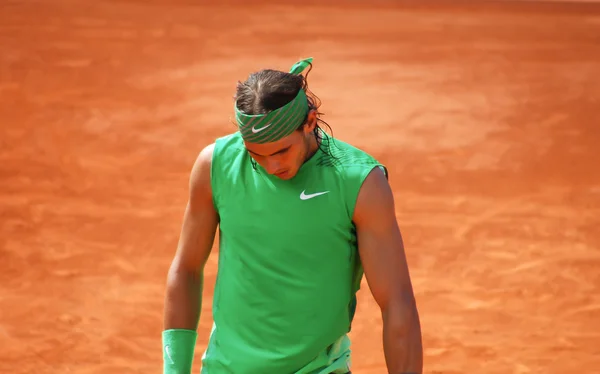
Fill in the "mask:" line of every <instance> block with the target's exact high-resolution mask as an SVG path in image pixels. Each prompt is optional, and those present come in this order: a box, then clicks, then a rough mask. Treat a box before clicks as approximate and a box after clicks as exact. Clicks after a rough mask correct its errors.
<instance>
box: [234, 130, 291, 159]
mask: <svg viewBox="0 0 600 374" xmlns="http://www.w3.org/2000/svg"><path fill="white" fill-rule="evenodd" d="M300 138H301V136H300V134H299V131H294V132H293V133H291V134H290V135H288V136H286V137H285V138H282V139H279V140H277V141H274V142H269V143H264V144H257V143H250V142H246V141H244V145H245V146H246V149H247V150H248V152H250V153H253V154H255V155H259V156H272V155H276V154H278V153H281V152H283V151H286V150H287V149H288V148H290V147H291V146H293V145H294V144H296V143H298V142H299V141H300Z"/></svg>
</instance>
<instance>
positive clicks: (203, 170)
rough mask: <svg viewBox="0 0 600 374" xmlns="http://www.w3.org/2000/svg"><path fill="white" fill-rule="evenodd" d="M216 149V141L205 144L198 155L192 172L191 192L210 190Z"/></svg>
mask: <svg viewBox="0 0 600 374" xmlns="http://www.w3.org/2000/svg"><path fill="white" fill-rule="evenodd" d="M214 150H215V143H211V144H209V145H207V146H205V147H204V148H203V149H202V150H201V151H200V153H199V154H198V156H197V157H196V160H195V161H194V165H193V166H192V172H191V174H190V181H189V183H190V193H192V194H194V193H197V192H200V191H207V190H208V191H210V189H211V188H210V184H211V168H212V160H213V154H214Z"/></svg>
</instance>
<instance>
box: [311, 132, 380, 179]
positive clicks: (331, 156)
mask: <svg viewBox="0 0 600 374" xmlns="http://www.w3.org/2000/svg"><path fill="white" fill-rule="evenodd" d="M323 146H324V147H325V148H326V149H327V150H328V152H326V155H325V156H324V157H323V158H322V160H321V164H322V165H323V166H333V167H335V168H336V169H338V171H340V172H344V173H350V174H351V175H352V174H356V173H359V174H361V175H362V177H363V178H364V177H366V174H364V172H365V170H366V171H367V173H368V172H369V171H370V170H371V169H373V167H375V166H381V167H383V169H384V172H385V173H386V174H387V170H386V169H385V167H384V166H383V165H382V164H381V163H380V162H379V161H378V160H377V159H376V158H375V157H373V156H372V155H371V154H370V153H368V152H367V151H365V150H363V149H361V148H359V147H357V146H355V145H352V144H350V143H348V142H346V141H343V140H340V139H336V138H332V137H326V138H325V139H324V143H323Z"/></svg>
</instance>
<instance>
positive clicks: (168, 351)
mask: <svg viewBox="0 0 600 374" xmlns="http://www.w3.org/2000/svg"><path fill="white" fill-rule="evenodd" d="M169 348H170V347H169V346H168V345H167V346H166V347H165V353H166V354H167V357H168V358H169V360H170V361H171V365H175V362H174V361H173V357H171V352H170V349H169Z"/></svg>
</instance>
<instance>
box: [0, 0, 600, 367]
mask: <svg viewBox="0 0 600 374" xmlns="http://www.w3.org/2000/svg"><path fill="white" fill-rule="evenodd" d="M0 47H1V53H0V346H1V347H2V349H1V350H0V372H2V373H13V374H21V373H36V374H41V373H78V374H92V373H93V374H109V373H110V374H113V373H117V372H118V373H124V374H125V373H142V372H143V373H158V372H161V367H162V353H161V341H160V333H161V330H162V312H163V310H162V308H163V296H164V290H165V281H166V272H167V269H168V267H169V265H170V261H171V259H172V256H173V254H174V251H175V247H176V244H177V240H178V236H179V230H180V226H181V221H182V215H183V211H184V208H185V204H186V201H187V192H188V191H187V183H188V177H189V172H190V169H191V166H192V164H193V162H194V159H195V158H196V156H197V154H198V152H199V151H200V149H202V147H204V146H205V145H207V144H209V143H211V142H213V141H214V140H215V138H217V137H219V136H223V135H226V134H228V133H231V132H233V131H235V126H234V125H233V124H232V122H231V117H232V105H233V101H232V97H233V94H234V90H235V85H236V82H237V81H238V80H244V79H245V78H246V77H247V75H248V74H249V73H251V72H253V71H255V70H259V69H262V68H275V69H280V70H284V71H287V69H289V67H290V66H291V65H292V64H293V63H294V62H296V61H297V60H298V59H299V58H303V57H308V56H312V57H314V68H313V70H312V71H311V73H310V75H309V79H308V81H309V87H310V89H311V90H312V91H313V92H314V93H315V94H316V95H317V96H318V97H319V98H320V99H321V101H322V107H321V111H323V112H324V113H325V116H324V117H323V118H324V119H325V120H326V121H327V122H328V123H329V124H330V125H331V127H332V128H333V135H334V137H337V138H340V139H342V140H344V141H348V142H350V143H353V144H354V145H356V146H358V147H361V148H362V149H364V150H365V151H367V152H369V153H371V154H372V155H374V156H375V157H377V158H378V159H380V160H381V161H382V162H384V163H385V164H386V165H387V166H388V168H389V170H390V173H391V175H390V181H391V184H392V186H393V188H394V192H395V198H396V209H397V218H398V222H399V224H400V227H401V230H402V232H403V236H404V241H405V245H406V251H407V256H408V260H409V265H410V269H411V275H412V278H413V283H414V288H415V292H416V297H417V303H418V306H419V311H420V315H421V322H422V329H423V337H424V349H425V371H426V372H427V373H464V372H473V371H476V372H482V373H519V374H523V373H564V372H580V371H583V372H590V373H591V372H594V370H598V367H600V356H598V346H600V319H599V318H598V315H599V312H600V294H599V292H598V291H599V288H600V272H599V271H598V268H599V266H600V230H599V229H598V224H599V223H600V166H599V165H600V151H599V148H598V144H599V142H600V129H599V127H598V126H599V123H598V110H599V108H600V78H599V76H600V74H599V73H600V4H595V3H593V2H556V1H553V2H545V3H542V2H525V1H513V2H509V1H496V2H484V1H423V2H417V1H411V2H409V1H369V2H366V1H362V2H361V1H354V0H353V1H338V0H335V1H329V2H317V1H314V0H310V1H304V2H301V3H298V2H296V3H294V4H292V3H290V2H284V1H272V2H268V1H264V0H250V1H241V0H239V1H234V0H226V1H221V2H218V5H217V2H208V1H192V0H187V1H184V0H175V1H169V2H167V1H164V0H148V1H134V0H119V1H116V0H102V1H94V2H92V1H87V2H84V1H76V0H57V1H52V2H48V1H35V0H22V1H10V0H4V1H2V3H1V4H0ZM217 250H218V248H215V250H214V252H213V255H212V256H211V258H210V260H209V263H208V265H207V270H206V276H207V280H206V284H205V294H204V303H203V310H202V316H201V322H200V328H199V337H198V345H197V349H196V360H195V362H194V372H195V373H198V372H199V370H200V357H201V355H202V353H203V351H204V349H205V347H206V342H207V340H208V333H209V331H210V326H211V324H212V316H211V302H212V300H211V296H212V290H213V286H214V279H215V275H216V271H217V256H216V253H217ZM357 313H358V314H357V317H356V320H355V323H354V327H353V331H352V339H353V352H354V358H353V363H354V368H353V372H354V373H356V374H363V373H365V374H367V373H371V374H380V373H384V372H386V369H385V361H384V356H383V350H382V345H381V323H380V314H379V310H378V307H377V305H376V304H375V303H374V301H373V299H372V297H371V295H370V293H369V290H368V286H367V285H366V284H364V285H363V288H362V290H361V291H360V293H359V306H358V312H357Z"/></svg>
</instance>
